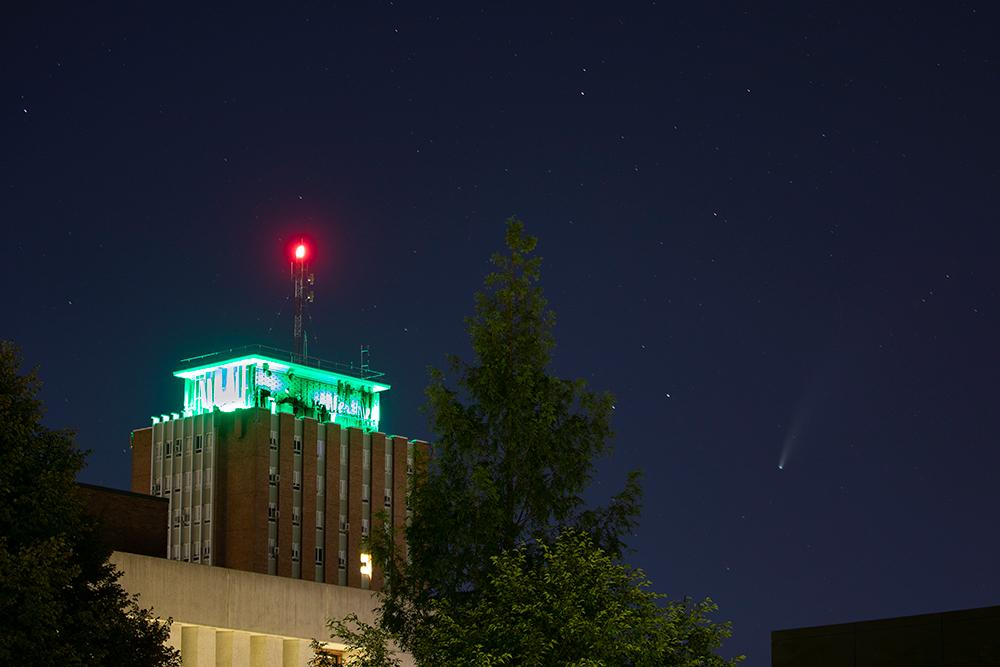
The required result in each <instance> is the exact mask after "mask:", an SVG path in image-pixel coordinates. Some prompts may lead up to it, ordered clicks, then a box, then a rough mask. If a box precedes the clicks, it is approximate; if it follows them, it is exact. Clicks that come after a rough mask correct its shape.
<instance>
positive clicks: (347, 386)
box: [154, 355, 389, 431]
mask: <svg viewBox="0 0 1000 667" xmlns="http://www.w3.org/2000/svg"><path fill="white" fill-rule="evenodd" d="M174 376H175V377H179V378H181V379H183V380H184V410H183V414H184V416H185V417H189V416H192V415H199V414H204V413H206V412H212V411H215V410H218V411H220V412H232V411H233V410H240V409H243V408H251V407H264V408H268V409H270V411H271V412H272V413H273V414H277V413H279V412H284V413H288V414H293V415H296V416H298V417H310V418H313V419H316V420H318V421H320V422H335V423H337V424H340V425H342V426H354V427H358V428H363V429H365V430H367V431H377V430H378V424H379V419H380V417H381V410H380V407H379V394H380V393H381V392H383V391H387V390H388V389H389V385H387V384H383V383H379V382H373V381H372V380H366V379H362V378H357V377H352V376H350V375H344V374H341V373H335V372H333V371H328V370H324V369H320V368H315V367H313V366H307V365H304V364H297V363H291V362H288V361H281V360H279V359H274V358H271V357H267V356H263V355H244V356H238V357H234V358H231V359H225V360H223V361H220V362H217V363H212V364H206V365H202V366H198V367H195V368H185V369H183V370H178V371H175V372H174ZM173 416H174V418H175V419H176V418H178V416H179V415H177V414H176V413H174V415H173ZM154 419H155V418H154ZM166 419H167V418H166V415H164V416H163V420H164V421H166ZM154 423H155V421H154Z"/></svg>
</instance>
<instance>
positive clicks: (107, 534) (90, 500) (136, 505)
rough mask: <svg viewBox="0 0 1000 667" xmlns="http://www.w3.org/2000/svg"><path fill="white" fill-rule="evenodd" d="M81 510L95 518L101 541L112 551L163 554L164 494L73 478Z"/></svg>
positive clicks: (164, 551) (165, 519) (164, 543)
mask: <svg viewBox="0 0 1000 667" xmlns="http://www.w3.org/2000/svg"><path fill="white" fill-rule="evenodd" d="M76 486H77V493H78V494H79V496H80V499H81V500H82V501H83V506H84V511H86V512H87V514H89V515H90V516H92V517H93V518H94V519H96V520H97V524H98V525H97V532H98V536H99V537H100V539H101V541H102V542H103V543H104V545H105V546H106V547H108V548H109V549H111V550H112V551H127V552H128V553H133V554H140V555H143V556H156V557H158V558H164V557H166V555H167V533H166V530H165V527H166V525H167V518H168V514H167V513H168V510H169V505H170V504H169V502H167V499H166V498H157V497H156V496H150V495H146V494H144V493H133V492H132V491H122V490H121V489H109V488H108V487H105V486H95V485H93V484H83V483H81V482H77V485H76Z"/></svg>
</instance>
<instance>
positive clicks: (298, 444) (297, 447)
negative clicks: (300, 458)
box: [292, 437, 302, 454]
mask: <svg viewBox="0 0 1000 667" xmlns="http://www.w3.org/2000/svg"><path fill="white" fill-rule="evenodd" d="M292 450H293V451H294V452H295V453H296V454H301V453H302V438H299V437H296V438H295V440H293V441H292Z"/></svg>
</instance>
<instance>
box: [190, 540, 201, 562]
mask: <svg viewBox="0 0 1000 667" xmlns="http://www.w3.org/2000/svg"><path fill="white" fill-rule="evenodd" d="M199 558H201V542H195V543H194V549H192V550H191V560H192V561H193V562H195V563H197V562H198V559H199Z"/></svg>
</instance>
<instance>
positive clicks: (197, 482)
mask: <svg viewBox="0 0 1000 667" xmlns="http://www.w3.org/2000/svg"><path fill="white" fill-rule="evenodd" d="M194 485H195V487H196V488H201V471H200V470H195V471H194Z"/></svg>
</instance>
